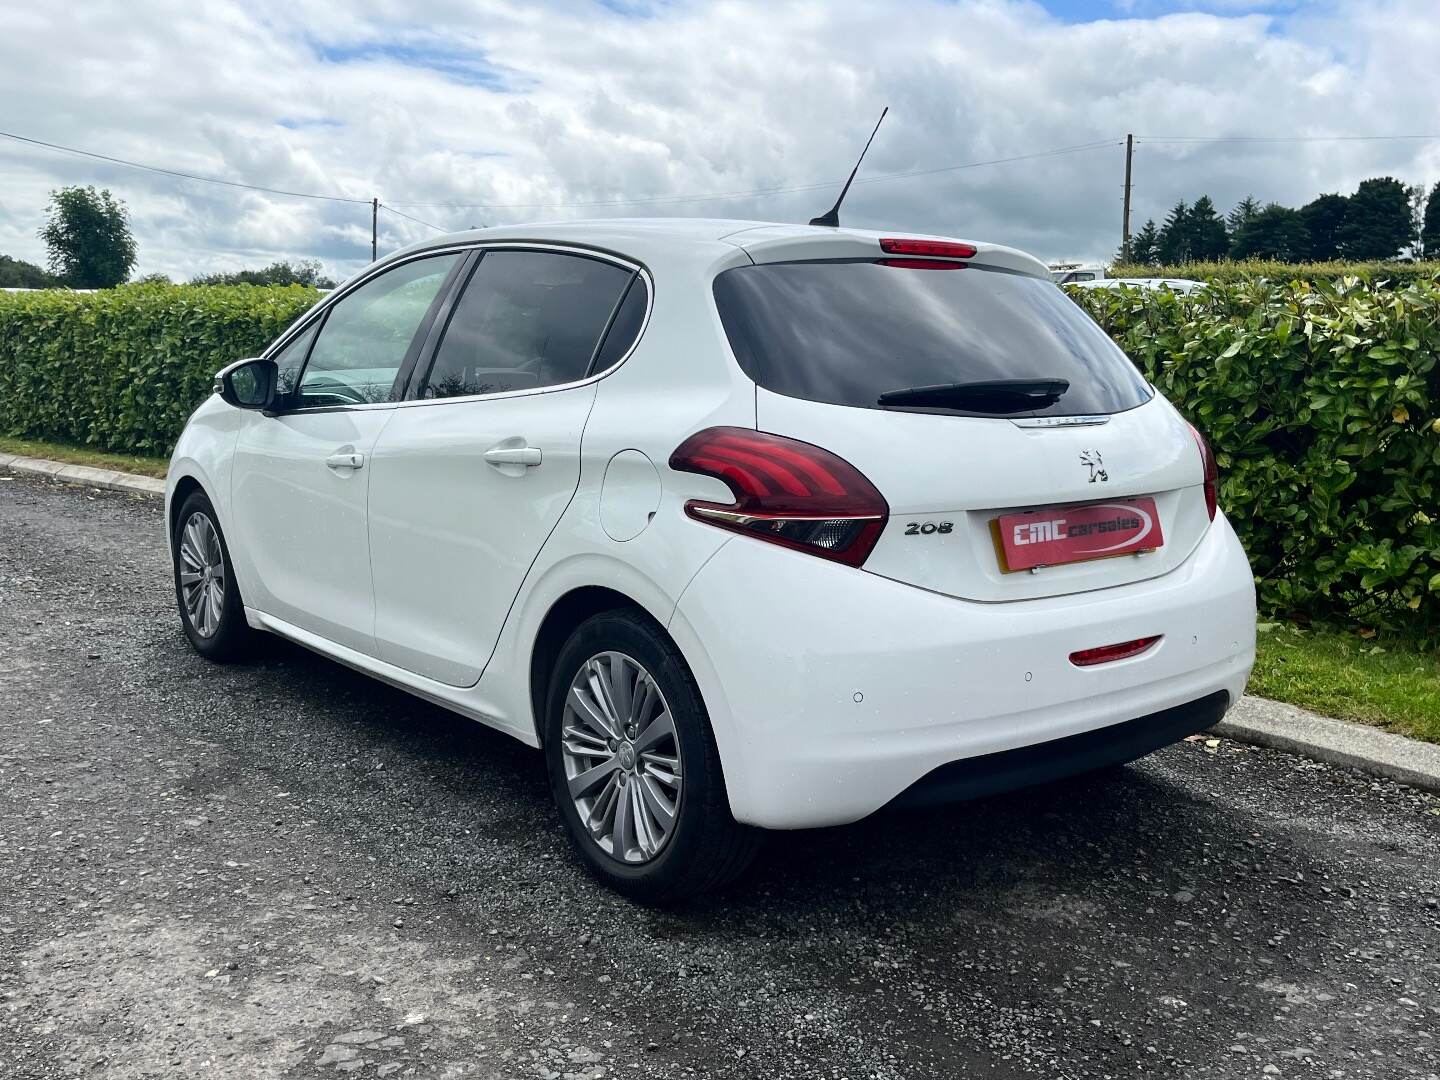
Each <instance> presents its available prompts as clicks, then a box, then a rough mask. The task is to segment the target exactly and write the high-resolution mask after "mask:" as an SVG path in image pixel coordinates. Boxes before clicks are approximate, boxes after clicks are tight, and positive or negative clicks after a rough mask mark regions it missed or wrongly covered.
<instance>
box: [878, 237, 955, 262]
mask: <svg viewBox="0 0 1440 1080" xmlns="http://www.w3.org/2000/svg"><path fill="white" fill-rule="evenodd" d="M880 250H881V251H883V252H885V254H886V255H919V256H922V257H926V256H928V257H929V258H932V259H968V258H970V257H971V256H972V255H974V254H975V252H976V247H975V245H974V244H960V243H956V242H955V241H954V240H901V239H891V238H888V237H887V238H886V239H884V240H881V241H880Z"/></svg>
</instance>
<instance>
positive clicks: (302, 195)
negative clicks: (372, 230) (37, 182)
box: [0, 131, 370, 203]
mask: <svg viewBox="0 0 1440 1080" xmlns="http://www.w3.org/2000/svg"><path fill="white" fill-rule="evenodd" d="M0 136H3V137H4V138H7V139H14V140H15V141H16V142H22V143H29V144H30V145H31V146H43V147H45V148H46V149H47V150H59V151H62V152H63V153H66V154H78V155H79V156H80V157H87V158H94V159H95V160H97V161H108V162H110V163H111V164H112V165H124V166H126V167H127V168H131V169H143V170H144V171H145V172H152V173H161V174H162V175H164V176H178V177H180V178H181V179H182V180H198V181H200V182H201V183H203V184H223V185H224V186H225V187H233V188H244V189H245V190H247V191H263V192H265V193H267V194H269V195H289V196H292V197H294V198H297V199H320V200H322V201H324V202H338V203H368V202H369V201H370V200H369V199H351V198H347V197H346V196H343V195H316V194H313V193H311V192H308V191H284V190H282V189H280V188H272V187H262V186H261V185H260V184H244V183H241V182H240V181H239V180H222V179H220V177H218V176H198V175H196V174H195V173H187V172H180V171H179V170H178V169H165V168H161V167H160V166H158V165H145V164H142V163H141V162H138V161H126V160H125V159H124V158H117V157H110V156H109V155H108V154H96V153H92V152H91V151H89V150H77V149H76V148H75V147H73V146H61V145H60V144H59V143H51V142H45V141H43V140H41V139H30V138H26V137H25V136H24V135H16V134H14V133H13V132H9V131H0Z"/></svg>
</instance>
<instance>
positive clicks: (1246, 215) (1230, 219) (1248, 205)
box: [1225, 195, 1261, 238]
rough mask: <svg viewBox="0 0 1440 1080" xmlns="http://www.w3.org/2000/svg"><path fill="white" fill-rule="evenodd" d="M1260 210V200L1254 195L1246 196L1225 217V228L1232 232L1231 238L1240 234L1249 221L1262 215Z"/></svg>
mask: <svg viewBox="0 0 1440 1080" xmlns="http://www.w3.org/2000/svg"><path fill="white" fill-rule="evenodd" d="M1260 209H1261V207H1260V200H1259V199H1257V198H1255V196H1253V195H1246V196H1245V197H1244V198H1243V199H1241V200H1240V201H1239V202H1238V203H1236V204H1235V209H1233V210H1231V211H1230V213H1228V214H1226V215H1225V227H1226V229H1228V230H1229V231H1230V236H1231V237H1232V238H1233V237H1234V236H1235V235H1236V234H1237V233H1239V232H1240V230H1241V229H1243V228H1244V227H1245V223H1246V222H1247V221H1249V220H1250V219H1251V218H1253V217H1254V216H1255V215H1256V214H1258V213H1260Z"/></svg>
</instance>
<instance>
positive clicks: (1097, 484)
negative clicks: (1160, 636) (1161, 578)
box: [756, 388, 1210, 601]
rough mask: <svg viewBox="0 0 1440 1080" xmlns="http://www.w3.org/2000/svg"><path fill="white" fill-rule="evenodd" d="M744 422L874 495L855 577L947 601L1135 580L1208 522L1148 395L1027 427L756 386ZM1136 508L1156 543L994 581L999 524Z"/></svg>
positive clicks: (1172, 422)
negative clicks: (815, 449) (1146, 514)
mask: <svg viewBox="0 0 1440 1080" xmlns="http://www.w3.org/2000/svg"><path fill="white" fill-rule="evenodd" d="M756 417H757V420H758V426H759V428H760V429H761V430H762V431H771V432H775V433H777V434H782V435H787V436H789V437H791V438H796V439H803V440H805V441H807V442H812V443H815V444H817V445H819V446H823V447H825V448H826V449H827V450H830V451H832V452H834V453H836V454H839V455H840V456H841V457H843V458H845V459H846V460H847V461H849V462H850V463H851V464H853V465H854V466H855V467H856V468H858V469H859V470H860V471H861V472H863V473H864V474H865V475H866V476H867V477H869V479H870V480H871V481H872V482H873V483H874V484H875V486H876V487H878V488H879V489H880V491H881V493H882V494H883V495H884V496H885V498H886V500H887V501H888V502H889V504H890V520H889V522H888V524H887V525H886V528H885V531H884V533H883V534H882V536H881V538H880V541H879V543H878V544H877V545H876V547H875V550H874V551H873V552H872V553H871V555H870V557H869V559H867V560H866V562H865V567H864V568H865V570H866V571H869V572H871V573H875V574H879V575H881V576H884V577H888V578H893V579H894V580H896V581H903V582H906V583H907V584H911V585H915V586H918V587H920V588H924V589H929V590H931V591H933V592H939V593H944V594H946V595H949V596H955V597H960V598H964V599H967V600H982V601H1006V600H1025V599H1033V598H1038V597H1044V596H1056V595H1061V594H1064V593H1073V592H1082V591H1085V590H1090V589H1100V588H1107V587H1110V586H1114V585H1126V584H1130V583H1132V582H1136V581H1143V580H1145V579H1146V578H1151V577H1155V576H1157V575H1160V574H1164V573H1166V572H1167V571H1169V570H1172V569H1174V568H1175V567H1177V566H1179V565H1180V563H1182V562H1184V561H1185V559H1186V558H1187V557H1188V556H1189V554H1190V553H1191V552H1192V551H1193V550H1194V549H1195V547H1196V545H1198V544H1199V542H1200V539H1201V538H1202V536H1203V535H1204V533H1205V530H1206V529H1207V528H1208V527H1209V525H1210V518H1209V514H1208V513H1207V511H1206V508H1205V497H1204V493H1203V490H1202V488H1201V483H1202V481H1203V475H1202V466H1201V461H1200V455H1199V452H1198V449H1197V447H1196V443H1195V439H1194V437H1193V436H1192V435H1191V433H1190V430H1189V428H1188V427H1187V426H1186V424H1185V422H1184V420H1182V419H1181V418H1180V416H1179V414H1178V413H1176V412H1175V410H1174V409H1173V408H1172V407H1171V406H1170V405H1169V403H1168V402H1166V401H1164V400H1163V399H1162V398H1159V397H1158V396H1157V397H1155V398H1152V399H1151V400H1150V401H1149V402H1147V403H1146V404H1144V405H1141V406H1140V407H1138V408H1135V409H1130V410H1128V411H1126V412H1121V413H1116V414H1113V415H1111V416H1109V417H1108V418H1107V419H1106V420H1105V422H1104V423H1098V424H1092V425H1086V426H1027V423H1033V421H1027V420H1025V419H1018V420H1012V419H1007V418H1002V417H995V418H991V417H973V416H950V415H939V414H928V413H912V412H894V411H881V410H875V409H857V408H846V407H843V406H836V405H831V404H826V403H822V402H814V401H807V400H803V399H800V398H794V397H788V396H785V395H781V394H775V393H772V392H770V391H767V390H765V389H763V388H762V389H757V401H756ZM1092 477H1093V479H1092ZM1137 499H1138V500H1143V499H1149V500H1153V507H1154V512H1155V515H1156V517H1157V522H1156V525H1157V531H1158V533H1159V534H1160V536H1161V537H1162V538H1163V542H1162V543H1161V544H1160V545H1159V546H1158V547H1155V548H1149V547H1144V548H1142V549H1140V550H1139V551H1137V552H1127V553H1125V554H1121V555H1119V556H1112V557H1103V558H1089V559H1086V561H1080V562H1071V563H1067V564H1065V565H1046V566H1039V567H1036V568H1034V569H1023V570H1021V571H1019V572H1013V571H1012V572H1007V569H1006V567H1005V565H1004V560H1003V557H1002V553H1001V550H1000V545H999V543H998V537H997V529H998V521H999V519H1000V518H1001V517H1002V516H1004V515H1010V514H1015V513H1019V512H1023V511H1027V510H1048V509H1056V508H1059V509H1063V508H1068V507H1076V506H1080V507H1086V506H1095V505H1107V504H1118V505H1121V506H1125V505H1128V504H1127V500H1137ZM1140 505H1141V506H1142V507H1149V506H1150V503H1148V502H1142V503H1141V504H1140ZM1060 516H1061V517H1063V515H1060ZM1097 516H1099V515H1095V514H1090V515H1088V516H1082V517H1081V518H1080V519H1079V520H1093V519H1094V518H1096V517H1097ZM1052 517H1055V515H1040V516H1038V517H1037V520H1047V519H1049V518H1052ZM1122 539H1123V537H1122Z"/></svg>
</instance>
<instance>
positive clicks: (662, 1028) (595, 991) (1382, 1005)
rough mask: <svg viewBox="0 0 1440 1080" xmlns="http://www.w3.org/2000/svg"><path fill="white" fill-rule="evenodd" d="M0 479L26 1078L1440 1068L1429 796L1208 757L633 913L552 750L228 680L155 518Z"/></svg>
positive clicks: (884, 834) (16, 952)
mask: <svg viewBox="0 0 1440 1080" xmlns="http://www.w3.org/2000/svg"><path fill="white" fill-rule="evenodd" d="M0 478H3V479H0V1076H3V1077H5V1078H7V1080H12V1078H29V1077H68V1076H84V1077H97V1076H98V1077H141V1076H145V1077H150V1076H187V1077H188V1076H214V1077H226V1078H229V1077H234V1078H246V1080H249V1078H255V1077H271V1076H296V1077H311V1076H316V1077H331V1076H335V1075H337V1074H341V1075H343V1074H347V1073H349V1074H353V1075H355V1076H362V1077H364V1076H392V1075H393V1076H396V1077H410V1076H415V1077H426V1078H431V1077H435V1078H438V1077H471V1076H475V1077H561V1076H564V1077H599V1076H613V1077H630V1076H656V1077H683V1076H723V1077H729V1076H735V1077H756V1078H771V1077H790V1076H802V1077H807V1078H825V1077H830V1078H835V1077H846V1078H849V1080H862V1078H869V1077H877V1078H892V1077H915V1078H939V1077H965V1078H969V1077H998V1078H1012V1077H1013V1078H1020V1077H1025V1078H1036V1077H1040V1078H1066V1077H1133V1076H1155V1077H1187V1078H1188V1077H1263V1076H1272V1075H1278V1076H1295V1077H1299V1076H1305V1077H1377V1078H1386V1080H1390V1078H1396V1077H1428V1078H1432V1080H1434V1078H1436V1077H1440V901H1437V897H1440V800H1437V799H1435V798H1433V797H1429V796H1425V795H1422V794H1419V793H1417V792H1414V791H1411V790H1408V789H1405V788H1402V787H1398V786H1396V785H1394V784H1391V783H1388V782H1377V781H1373V780H1369V779H1365V778H1361V777H1359V776H1356V775H1353V774H1350V773H1346V772H1343V771H1339V770H1335V769H1331V768H1329V767H1325V766H1320V765H1315V764H1311V763H1309V762H1306V761H1304V760H1301V759H1299V758H1294V757H1289V756H1286V755H1284V754H1280V753H1276V752H1271V751H1260V750H1252V749H1248V748H1246V747H1243V746H1239V745H1235V744H1231V743H1228V742H1227V743H1223V744H1219V745H1217V746H1214V747H1211V746H1207V745H1206V743H1204V742H1203V741H1201V742H1194V743H1186V744H1182V745H1180V746H1176V747H1172V748H1170V749H1168V750H1165V751H1163V752H1161V753H1160V754H1157V755H1155V756H1154V757H1152V758H1150V759H1148V760H1147V761H1146V762H1144V763H1143V764H1140V765H1135V766H1131V767H1129V768H1126V769H1122V770H1116V771H1111V772H1109V773H1106V774H1103V775H1100V776H1095V777H1089V778H1085V779H1082V780H1078V781H1074V782H1070V783H1066V784H1061V785H1055V786H1052V787H1049V788H1045V789H1041V790H1038V791H1032V792H1028V793H1022V794H1017V795H1013V796H1008V797H1004V798H996V799H991V800H988V801H985V802H982V803H976V804H971V805H968V806H963V807H958V808H952V809H947V810H944V811H941V812H929V813H922V814H908V815H903V816H901V815H887V816H880V817H877V818H874V819H872V820H870V821H867V822H864V823H861V824H859V825H856V826H851V827H848V828H844V829H834V830H829V831H824V832H813V833H792V834H784V835H777V836H776V837H774V838H773V840H772V842H771V844H770V845H769V847H768V849H767V852H766V854H765V855H764V856H762V858H761V860H760V862H759V864H758V865H757V866H756V868H755V869H754V870H753V871H752V872H751V873H750V874H749V875H748V876H747V877H746V879H745V880H744V881H743V882H742V883H741V885H740V887H738V888H737V889H734V890H732V891H731V892H729V893H727V894H725V895H722V896H718V897H713V898H709V899H707V900H705V901H703V902H699V903H695V904H692V905H690V906H689V907H687V908H685V909H683V910H679V911H671V912H658V911H647V910H643V909H639V908H636V907H633V906H631V905H630V904H628V903H627V902H625V901H623V900H621V899H619V898H617V897H615V896H613V895H611V894H609V893H607V892H605V891H604V890H602V889H601V888H599V887H598V886H596V885H594V884H592V882H591V881H590V880H589V879H588V878H587V877H586V876H585V875H584V873H583V872H582V871H581V870H580V869H579V868H578V866H577V864H576V863H575V861H574V860H573V859H572V858H571V856H570V852H569V850H568V847H567V843H566V840H565V837H564V835H563V834H562V833H561V831H560V827H559V824H558V820H557V818H556V815H555V813H554V811H553V810H552V807H551V804H550V800H549V795H548V792H547V790H546V787H545V781H544V776H543V774H542V770H541V766H540V760H539V757H538V755H537V754H536V753H535V752H533V751H531V750H527V749H525V748H524V747H522V746H520V745H519V744H518V743H515V742H513V741H511V740H509V739H508V738H507V737H505V736H502V735H498V734H496V733H493V732H490V731H487V730H486V729H484V728H481V727H479V726H477V725H474V724H471V723H470V722H468V721H465V720H462V719H460V718H458V717H455V716H452V715H450V714H448V713H445V712H443V711H441V710H439V709H436V708H433V707H431V706H428V705H425V704H423V703H420V702H418V701H416V700H414V699H411V698H409V697H407V696H405V695H403V694H400V693H399V692H396V691H392V690H390V689H388V688H386V687H384V686H382V685H380V684H379V683H376V682H373V681H371V680H369V679H366V678H365V677H363V676H360V675H357V674H354V673H352V672H350V671H348V670H347V669H345V668H342V667H339V666H337V665H335V664H332V663H329V662H327V661H325V660H321V659H319V658H316V657H314V656H311V655H309V654H308V653H305V652H303V651H301V650H299V649H297V648H293V647H290V646H288V645H285V644H282V643H279V642H276V643H275V644H274V645H273V646H271V647H269V648H268V649H267V650H266V651H265V652H264V653H263V655H262V656H261V657H260V659H258V660H257V661H256V662H254V663H253V664H250V665H248V666H244V667H235V668H219V667H214V666H211V665H209V664H207V663H206V662H204V661H202V660H200V659H199V658H198V657H196V656H194V655H193V654H192V653H191V652H190V650H189V648H188V647H187V646H186V643H185V641H184V638H183V637H182V635H181V632H180V627H179V623H178V621H177V619H176V616H175V614H174V611H173V594H172V592H171V586H170V581H169V567H168V564H167V558H166V555H165V552H164V547H163V540H162V537H161V532H162V524H161V512H160V509H159V505H158V503H157V502H155V501H144V500H139V499H136V498H134V497H126V496H121V495H113V494H101V493H97V492H89V491H84V490H78V489H70V488H62V487H58V486H53V485H50V484H48V483H42V482H38V481H32V480H28V479H23V478H16V477H13V476H6V475H5V474H4V473H3V472H0ZM960 689H961V690H963V688H960Z"/></svg>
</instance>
